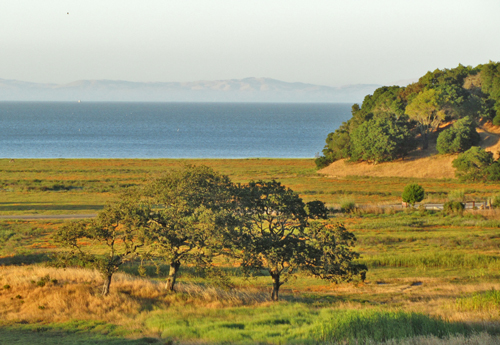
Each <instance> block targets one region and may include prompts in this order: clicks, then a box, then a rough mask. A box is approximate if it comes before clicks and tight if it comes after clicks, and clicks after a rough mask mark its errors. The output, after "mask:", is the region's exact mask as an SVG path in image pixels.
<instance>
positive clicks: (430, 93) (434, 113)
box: [405, 89, 446, 149]
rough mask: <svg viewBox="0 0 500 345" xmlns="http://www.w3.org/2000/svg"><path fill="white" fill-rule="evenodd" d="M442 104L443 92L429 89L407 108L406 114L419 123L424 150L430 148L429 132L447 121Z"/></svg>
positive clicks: (414, 99)
mask: <svg viewBox="0 0 500 345" xmlns="http://www.w3.org/2000/svg"><path fill="white" fill-rule="evenodd" d="M442 103H443V100H442V92H441V91H439V90H436V89H428V90H425V91H422V92H421V93H419V94H418V95H417V96H416V97H415V98H413V100H412V101H411V103H409V104H408V106H407V107H406V110H405V114H407V115H408V116H409V117H410V119H412V120H414V121H416V122H417V123H418V127H419V129H420V133H421V135H422V139H423V148H424V149H426V148H427V146H428V134H429V132H430V131H431V130H435V129H436V128H437V127H438V126H439V124H440V123H441V122H442V121H443V120H444V119H445V116H446V114H445V112H444V110H443V109H442Z"/></svg>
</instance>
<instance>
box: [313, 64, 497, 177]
mask: <svg viewBox="0 0 500 345" xmlns="http://www.w3.org/2000/svg"><path fill="white" fill-rule="evenodd" d="M499 90H500V63H493V62H490V63H489V64H487V65H483V66H481V65H480V66H477V67H475V68H472V67H470V66H463V65H458V66H457V67H456V68H452V69H443V70H439V69H436V70H435V71H433V72H428V73H427V74H425V75H424V76H423V77H421V78H420V79H419V81H418V82H417V83H413V84H410V85H408V86H406V87H403V88H401V87H397V86H393V87H386V86H384V87H381V88H378V89H377V90H375V92H374V93H373V95H367V96H366V97H365V98H364V100H363V103H362V106H361V107H360V106H359V105H358V104H354V105H353V107H352V118H351V119H350V120H349V121H347V122H345V123H343V124H342V126H341V127H340V128H339V129H337V130H336V131H335V132H333V133H330V134H329V135H328V137H327V139H326V146H325V148H324V150H323V157H320V158H319V159H317V166H318V168H322V167H324V166H327V165H328V164H330V163H331V162H334V161H335V160H338V159H341V158H348V157H351V158H352V159H353V160H358V159H364V158H362V157H363V156H364V155H365V153H366V151H367V148H370V147H371V146H370V144H373V145H372V146H374V147H377V146H378V148H377V149H374V150H375V151H380V149H381V148H382V147H388V149H387V150H388V151H389V152H391V150H392V148H393V146H392V142H391V141H389V142H388V143H387V145H384V142H386V141H387V139H386V138H380V133H379V136H378V137H376V136H375V135H374V136H373V138H366V135H367V134H369V133H370V132H369V131H368V129H372V128H374V123H375V121H376V120H377V119H380V118H384V117H394V118H395V119H397V120H402V121H404V122H406V123H407V125H408V127H409V129H410V130H411V129H412V128H413V126H414V125H415V124H416V125H417V127H418V129H419V132H420V135H421V140H422V142H423V148H424V149H426V148H427V147H428V144H429V140H430V138H429V135H430V133H431V132H433V131H435V130H436V128H438V126H439V124H440V123H441V122H442V121H444V120H451V119H460V118H463V117H465V116H469V117H470V121H477V120H479V119H480V118H490V119H493V122H494V124H496V125H500V91H499ZM495 114H496V116H495ZM369 121H371V123H370V125H364V124H365V123H366V122H369ZM363 125H364V128H362V129H359V128H360V127H361V126H363ZM464 131H465V132H464ZM464 131H458V132H457V130H454V131H450V132H446V133H445V134H443V139H442V143H441V145H440V146H442V149H441V152H461V151H464V150H466V149H468V148H469V147H470V146H471V145H476V144H477V140H478V137H477V134H475V133H473V132H468V131H467V130H466V129H464ZM382 133H383V134H382V137H385V136H386V135H387V133H386V132H385V131H382ZM379 138H380V139H379ZM361 139H362V140H361ZM407 139H408V141H406V140H403V142H404V143H407V145H404V146H405V147H404V148H403V151H405V152H408V151H409V150H412V149H413V148H414V145H413V143H411V141H412V139H414V135H413V134H412V135H410V136H408V137H407ZM450 145H451V147H449V146H450ZM398 146H399V144H398V145H397V146H396V147H398ZM399 147H401V146H399ZM403 154H404V153H403ZM367 155H368V156H369V157H370V158H368V160H373V161H379V159H380V157H384V158H383V160H393V159H395V158H397V157H399V156H400V155H393V154H391V153H389V154H388V153H383V154H381V155H380V154H370V153H368V154H367Z"/></svg>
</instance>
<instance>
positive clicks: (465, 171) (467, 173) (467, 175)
mask: <svg viewBox="0 0 500 345" xmlns="http://www.w3.org/2000/svg"><path fill="white" fill-rule="evenodd" d="M493 163H494V160H493V154H492V153H491V152H486V151H485V150H483V149H481V148H480V147H478V146H473V147H471V148H470V149H469V150H467V151H465V152H464V153H462V154H460V155H459V156H458V157H457V159H455V160H454V161H453V163H452V164H453V167H454V168H455V169H456V170H455V176H456V177H457V178H458V179H459V180H461V181H484V180H487V179H488V178H489V177H490V176H496V175H495V171H496V170H499V173H500V169H498V168H499V167H498V166H497V165H496V164H498V163H496V162H495V163H496V164H495V165H493Z"/></svg>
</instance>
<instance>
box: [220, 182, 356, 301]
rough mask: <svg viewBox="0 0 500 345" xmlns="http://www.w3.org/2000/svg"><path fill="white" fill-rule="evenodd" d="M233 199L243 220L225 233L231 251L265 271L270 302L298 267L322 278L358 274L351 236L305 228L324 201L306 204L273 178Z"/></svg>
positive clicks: (249, 267) (322, 212) (247, 265)
mask: <svg viewBox="0 0 500 345" xmlns="http://www.w3.org/2000/svg"><path fill="white" fill-rule="evenodd" d="M237 201H238V209H237V214H238V215H239V217H241V219H242V222H241V225H240V226H239V227H237V228H235V229H234V230H233V231H232V232H231V233H228V235H229V238H230V240H231V242H232V244H233V255H234V256H236V257H237V258H239V259H241V262H242V267H243V269H244V271H245V273H247V274H249V273H250V272H251V271H257V272H259V271H261V270H265V271H267V272H268V273H269V275H270V276H271V278H272V280H273V289H272V292H271V299H272V300H273V301H277V300H279V289H280V287H281V285H283V284H284V283H286V282H287V281H288V279H289V278H290V277H291V276H293V275H294V274H295V273H296V272H297V270H298V269H300V268H303V269H307V270H308V271H309V272H311V273H312V274H314V275H316V276H320V277H322V278H324V279H334V277H335V279H341V278H345V279H348V277H349V276H350V275H351V274H352V275H355V274H358V273H361V269H360V267H358V266H356V265H354V264H353V263H352V262H351V260H352V259H353V258H355V257H357V256H356V255H357V254H355V253H353V252H352V250H351V249H350V248H349V245H350V244H351V242H350V241H353V240H354V237H353V236H352V237H351V236H350V235H347V234H346V233H343V232H342V231H340V228H336V229H333V230H332V229H330V228H327V227H322V226H320V225H317V224H316V225H314V227H309V225H310V223H309V220H310V219H318V218H320V219H321V218H326V208H325V207H324V205H321V204H322V203H320V202H317V201H316V202H312V203H309V204H308V205H306V204H304V202H303V201H302V199H301V198H300V197H299V196H298V195H297V194H296V193H294V192H293V191H292V190H291V189H289V188H286V187H285V186H282V185H281V184H280V183H279V182H276V181H270V182H265V181H257V182H253V181H252V182H250V183H249V184H248V185H247V186H243V187H240V188H239V192H238V193H237ZM339 231H340V232H339ZM348 272H349V273H348Z"/></svg>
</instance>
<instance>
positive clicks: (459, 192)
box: [448, 189, 465, 203]
mask: <svg viewBox="0 0 500 345" xmlns="http://www.w3.org/2000/svg"><path fill="white" fill-rule="evenodd" d="M448 200H449V201H460V202H462V203H463V202H465V190H464V189H455V190H452V191H450V192H449V193H448Z"/></svg>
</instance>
